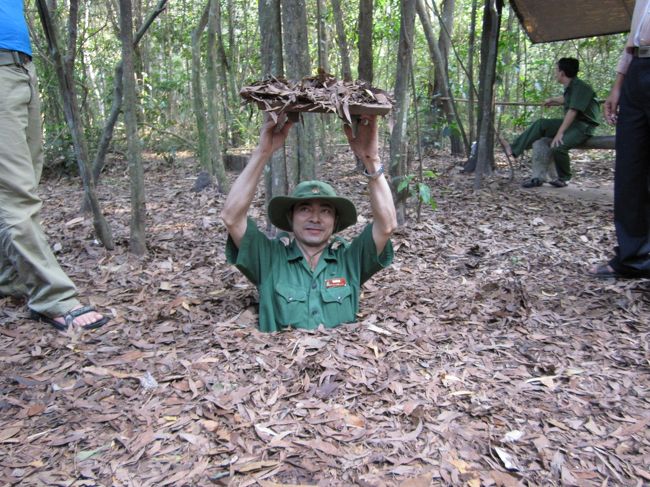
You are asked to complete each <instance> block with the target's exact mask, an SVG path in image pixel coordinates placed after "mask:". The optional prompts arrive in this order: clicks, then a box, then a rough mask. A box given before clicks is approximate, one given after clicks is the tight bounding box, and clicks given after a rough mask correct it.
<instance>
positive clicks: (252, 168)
mask: <svg viewBox="0 0 650 487" xmlns="http://www.w3.org/2000/svg"><path fill="white" fill-rule="evenodd" d="M283 122H284V125H282V128H279V126H280V124H281V123H283ZM292 125H293V123H292V122H290V121H289V120H286V116H285V115H281V116H280V118H279V120H278V123H277V124H276V123H275V122H274V121H273V120H272V119H271V118H270V117H268V116H267V118H266V120H265V121H264V125H262V130H261V132H260V140H259V143H258V145H257V147H256V148H255V150H254V151H253V153H252V154H251V158H250V160H249V161H248V164H246V167H245V168H244V170H243V171H242V172H241V174H240V175H239V176H238V177H237V179H236V180H235V183H234V184H233V185H232V188H231V189H230V193H228V197H227V198H226V202H225V204H224V205H223V210H222V211H221V219H222V220H223V223H224V224H225V225H226V228H227V229H228V233H229V234H230V237H231V238H232V240H233V242H234V244H235V245H236V246H237V247H239V246H240V243H241V240H242V238H244V234H245V233H246V218H247V214H248V209H249V208H250V206H251V203H252V201H253V197H254V196H255V190H256V189H257V184H258V182H259V180H260V177H261V176H262V173H263V172H264V166H265V165H266V163H267V162H268V160H269V159H270V158H271V156H272V155H273V153H274V152H275V151H276V150H278V149H279V148H280V147H282V145H283V144H284V141H285V140H286V138H287V135H288V133H289V130H290V129H291V126H292Z"/></svg>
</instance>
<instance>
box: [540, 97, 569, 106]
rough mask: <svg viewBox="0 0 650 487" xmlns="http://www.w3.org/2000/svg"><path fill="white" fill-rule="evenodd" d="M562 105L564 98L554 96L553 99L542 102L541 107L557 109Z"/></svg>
mask: <svg viewBox="0 0 650 487" xmlns="http://www.w3.org/2000/svg"><path fill="white" fill-rule="evenodd" d="M563 103H564V97H563V96H556V97H554V98H547V99H546V100H544V103H543V105H544V106H545V107H557V106H560V105H562V104H563Z"/></svg>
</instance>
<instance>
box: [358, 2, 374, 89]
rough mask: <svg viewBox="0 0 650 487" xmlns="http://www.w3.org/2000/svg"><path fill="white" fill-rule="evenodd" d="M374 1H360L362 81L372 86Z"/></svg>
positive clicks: (360, 73)
mask: <svg viewBox="0 0 650 487" xmlns="http://www.w3.org/2000/svg"><path fill="white" fill-rule="evenodd" d="M372 11H373V5H372V0H359V44H358V45H359V68H358V76H359V79H360V80H363V81H367V82H368V83H370V84H372V79H373V74H374V73H373V54H372V28H373V22H372Z"/></svg>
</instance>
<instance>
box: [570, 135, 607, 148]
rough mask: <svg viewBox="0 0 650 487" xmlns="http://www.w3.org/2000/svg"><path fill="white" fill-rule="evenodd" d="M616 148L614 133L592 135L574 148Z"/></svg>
mask: <svg viewBox="0 0 650 487" xmlns="http://www.w3.org/2000/svg"><path fill="white" fill-rule="evenodd" d="M615 148H616V136H615V135H594V136H593V137H589V138H588V139H587V140H586V141H585V142H584V143H583V144H580V145H579V146H578V147H576V149H605V150H607V149H608V150H614V149H615Z"/></svg>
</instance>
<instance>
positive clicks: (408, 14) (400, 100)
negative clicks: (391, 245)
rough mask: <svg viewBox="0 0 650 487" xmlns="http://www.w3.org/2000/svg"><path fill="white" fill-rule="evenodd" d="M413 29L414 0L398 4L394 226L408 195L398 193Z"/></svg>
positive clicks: (392, 156)
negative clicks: (399, 8) (399, 10)
mask: <svg viewBox="0 0 650 487" xmlns="http://www.w3.org/2000/svg"><path fill="white" fill-rule="evenodd" d="M414 28H415V0H403V1H402V2H401V19H400V36H399V47H398V51H397V73H396V76H395V90H394V96H395V105H394V116H395V125H394V126H393V132H392V134H391V137H390V175H391V185H392V190H393V193H394V200H395V208H396V210H397V223H398V224H400V225H402V224H404V222H405V221H406V198H407V196H408V191H406V190H404V191H401V192H398V191H397V187H398V186H399V184H400V182H401V181H402V180H403V179H404V177H405V176H406V172H407V171H406V158H407V146H408V137H407V135H406V134H407V131H406V123H407V114H408V80H409V73H410V71H411V69H410V67H411V56H412V54H413V30H414Z"/></svg>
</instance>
